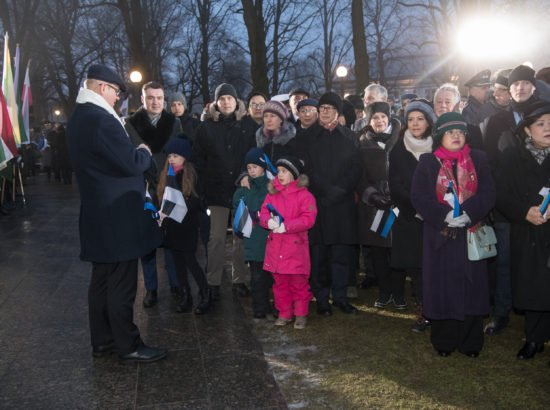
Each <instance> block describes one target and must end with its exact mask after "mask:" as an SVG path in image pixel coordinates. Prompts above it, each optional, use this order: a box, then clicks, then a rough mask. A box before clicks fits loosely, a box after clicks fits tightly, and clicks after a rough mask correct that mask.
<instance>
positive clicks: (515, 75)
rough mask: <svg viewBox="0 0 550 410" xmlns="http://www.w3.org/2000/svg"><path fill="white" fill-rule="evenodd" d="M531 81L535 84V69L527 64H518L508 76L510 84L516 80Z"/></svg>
mask: <svg viewBox="0 0 550 410" xmlns="http://www.w3.org/2000/svg"><path fill="white" fill-rule="evenodd" d="M522 80H524V81H529V82H530V83H531V84H533V85H536V84H535V70H533V69H532V68H531V67H528V66H526V65H518V66H517V67H516V68H514V69H513V70H512V72H511V73H510V76H509V77H508V85H510V86H511V85H512V84H513V83H515V82H516V81H522Z"/></svg>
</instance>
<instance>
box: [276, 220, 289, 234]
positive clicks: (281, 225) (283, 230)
mask: <svg viewBox="0 0 550 410" xmlns="http://www.w3.org/2000/svg"><path fill="white" fill-rule="evenodd" d="M285 232H286V228H285V223H284V222H282V223H281V224H280V225H279V227H277V228H275V229H273V233H285Z"/></svg>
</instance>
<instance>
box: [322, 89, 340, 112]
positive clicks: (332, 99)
mask: <svg viewBox="0 0 550 410" xmlns="http://www.w3.org/2000/svg"><path fill="white" fill-rule="evenodd" d="M325 104H327V105H332V106H333V107H335V108H336V109H337V110H338V113H341V112H342V99H341V98H340V96H339V95H338V94H336V93H335V92H332V91H329V92H328V93H324V94H323V95H322V96H321V98H319V107H320V106H321V105H325Z"/></svg>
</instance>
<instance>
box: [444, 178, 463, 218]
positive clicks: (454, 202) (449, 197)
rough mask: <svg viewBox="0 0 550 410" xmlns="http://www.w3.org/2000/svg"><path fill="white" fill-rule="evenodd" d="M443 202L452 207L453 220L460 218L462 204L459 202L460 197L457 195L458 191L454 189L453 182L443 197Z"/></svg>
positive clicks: (450, 182)
mask: <svg viewBox="0 0 550 410" xmlns="http://www.w3.org/2000/svg"><path fill="white" fill-rule="evenodd" d="M443 200H444V201H445V202H447V203H448V204H449V205H450V206H451V208H453V218H457V217H459V216H460V202H458V196H457V195H456V191H455V189H454V187H453V181H449V186H448V188H447V192H446V193H445V196H444V197H443Z"/></svg>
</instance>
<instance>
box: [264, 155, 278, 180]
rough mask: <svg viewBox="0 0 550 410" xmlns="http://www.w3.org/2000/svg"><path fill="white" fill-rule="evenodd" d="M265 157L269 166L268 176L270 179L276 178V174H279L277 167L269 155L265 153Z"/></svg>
mask: <svg viewBox="0 0 550 410" xmlns="http://www.w3.org/2000/svg"><path fill="white" fill-rule="evenodd" d="M264 159H265V163H266V164H267V167H268V169H267V170H266V171H267V173H266V174H267V177H268V178H269V179H270V180H274V179H275V175H277V168H275V167H274V166H273V164H272V163H271V161H270V160H269V157H268V156H267V154H264Z"/></svg>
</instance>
